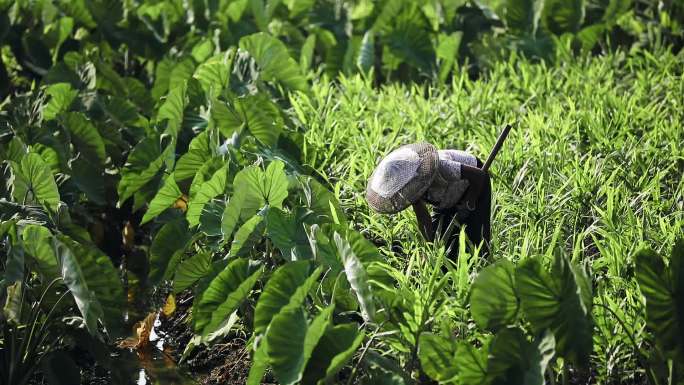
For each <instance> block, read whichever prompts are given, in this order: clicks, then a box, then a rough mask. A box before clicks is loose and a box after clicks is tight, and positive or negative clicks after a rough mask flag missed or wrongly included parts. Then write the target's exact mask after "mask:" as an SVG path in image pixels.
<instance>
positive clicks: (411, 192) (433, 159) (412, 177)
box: [366, 143, 439, 214]
mask: <svg viewBox="0 0 684 385" xmlns="http://www.w3.org/2000/svg"><path fill="white" fill-rule="evenodd" d="M438 166H439V156H438V153H437V149H436V148H435V146H433V145H431V144H430V143H413V144H407V145H404V146H401V147H399V148H397V149H396V150H394V151H392V152H391V153H389V155H387V156H386V157H385V158H383V159H382V161H381V162H380V164H378V166H377V167H376V168H375V170H374V171H373V174H372V175H371V177H370V179H369V180H368V186H367V188H366V200H367V201H368V204H369V205H370V207H371V208H372V209H373V210H375V211H377V212H379V213H383V214H392V213H396V212H399V211H401V210H404V209H405V208H407V207H408V206H411V205H412V204H413V203H415V202H417V201H418V200H420V199H421V198H422V196H423V194H425V192H426V191H427V189H428V188H429V187H430V185H431V184H432V181H433V180H434V178H435V176H436V175H437V168H438Z"/></svg>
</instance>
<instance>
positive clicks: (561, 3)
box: [543, 0, 586, 35]
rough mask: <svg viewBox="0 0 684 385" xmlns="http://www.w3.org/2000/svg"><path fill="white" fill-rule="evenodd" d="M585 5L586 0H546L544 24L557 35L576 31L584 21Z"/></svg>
mask: <svg viewBox="0 0 684 385" xmlns="http://www.w3.org/2000/svg"><path fill="white" fill-rule="evenodd" d="M585 6H586V5H585V0H544V10H543V20H544V25H545V27H546V28H547V29H548V30H549V31H551V32H553V33H555V34H556V35H561V34H563V33H566V32H571V33H576V32H577V31H578V30H579V29H580V27H581V26H582V22H583V21H584V13H585Z"/></svg>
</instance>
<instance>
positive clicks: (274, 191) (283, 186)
mask: <svg viewBox="0 0 684 385" xmlns="http://www.w3.org/2000/svg"><path fill="white" fill-rule="evenodd" d="M284 168H285V164H284V163H283V162H280V161H274V162H271V163H270V164H269V165H268V167H267V168H266V172H265V173H264V178H263V182H262V183H263V188H262V190H261V191H262V194H263V196H264V200H266V203H268V205H269V206H270V207H275V208H282V207H283V201H284V200H285V198H287V188H288V181H287V175H286V174H285V171H284Z"/></svg>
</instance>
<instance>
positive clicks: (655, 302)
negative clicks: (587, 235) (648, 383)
mask: <svg viewBox="0 0 684 385" xmlns="http://www.w3.org/2000/svg"><path fill="white" fill-rule="evenodd" d="M636 278H637V282H638V283H639V290H640V291H641V294H642V295H643V296H644V298H645V300H646V325H647V327H648V328H649V329H651V330H652V331H653V333H654V334H653V335H654V337H655V338H654V341H652V343H653V346H652V348H651V349H650V352H646V353H644V355H647V357H649V358H650V359H649V360H648V361H649V362H651V363H652V365H651V367H650V368H649V369H650V370H651V373H649V374H650V376H652V377H651V380H652V382H653V383H658V384H661V383H662V384H672V383H681V381H683V380H684V367H683V366H682V362H684V340H683V339H682V335H683V334H682V328H684V300H683V299H682V298H684V240H683V239H681V238H680V239H678V240H677V241H676V242H675V244H674V246H673V248H672V252H671V254H670V259H669V263H668V265H666V264H665V262H664V261H663V258H661V257H660V256H659V255H658V254H657V253H656V252H654V251H653V250H652V249H648V248H644V249H642V250H640V251H639V252H638V253H637V254H636Z"/></svg>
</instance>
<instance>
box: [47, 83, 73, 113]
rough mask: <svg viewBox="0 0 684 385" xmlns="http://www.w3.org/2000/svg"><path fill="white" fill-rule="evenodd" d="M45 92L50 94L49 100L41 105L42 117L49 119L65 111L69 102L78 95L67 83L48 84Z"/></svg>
mask: <svg viewBox="0 0 684 385" xmlns="http://www.w3.org/2000/svg"><path fill="white" fill-rule="evenodd" d="M45 93H46V94H47V95H49V96H50V100H49V101H48V102H47V104H46V105H45V106H44V107H43V119H45V120H51V119H54V118H56V117H57V116H58V115H59V114H61V113H62V112H64V111H67V110H68V109H69V107H70V106H71V103H72V102H73V101H74V99H76V96H78V91H76V90H74V89H73V88H71V84H69V83H56V84H52V85H50V86H48V87H47V88H46V89H45Z"/></svg>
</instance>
